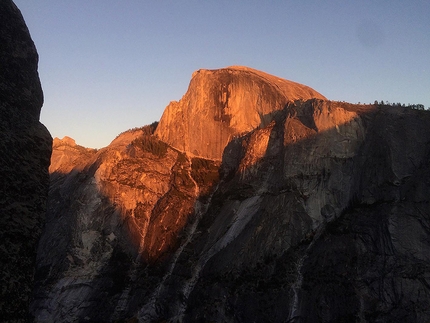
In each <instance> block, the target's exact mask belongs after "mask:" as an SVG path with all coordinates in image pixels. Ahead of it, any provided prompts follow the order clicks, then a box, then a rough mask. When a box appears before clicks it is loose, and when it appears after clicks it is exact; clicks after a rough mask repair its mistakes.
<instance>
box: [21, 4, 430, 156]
mask: <svg viewBox="0 0 430 323" xmlns="http://www.w3.org/2000/svg"><path fill="white" fill-rule="evenodd" d="M14 1H15V3H16V4H17V6H18V7H19V8H20V9H21V11H22V13H23V15H24V18H25V20H26V22H27V25H28V27H29V29H30V33H31V35H32V38H33V40H34V42H35V43H36V47H37V49H38V52H39V56H40V61H39V74H40V78H41V81H42V86H43V90H44V95H45V104H44V107H43V108H42V116H41V121H42V122H43V123H44V124H45V125H46V126H47V127H48V129H49V130H50V132H51V134H52V136H53V137H60V138H61V137H63V136H65V135H67V136H70V137H72V138H74V139H75V140H76V141H77V143H78V144H81V145H84V146H87V147H94V148H101V147H103V146H106V145H108V144H109V142H110V141H111V140H113V139H114V138H115V136H116V135H117V134H119V133H120V132H122V131H125V130H127V129H129V128H133V127H138V126H142V125H145V124H149V123H151V122H153V121H157V120H159V119H160V117H161V115H162V113H163V111H164V108H165V107H166V105H167V104H168V103H169V102H170V101H172V100H179V99H180V98H181V97H182V95H183V94H184V93H185V92H186V90H187V87H188V83H189V81H190V78H191V74H192V73H193V71H195V70H197V69H200V68H220V67H226V66H230V65H245V66H249V67H253V68H256V69H259V70H263V71H265V72H268V73H271V74H274V75H277V76H280V77H282V78H285V79H289V80H292V81H296V82H299V83H303V84H306V85H308V86H310V87H312V88H314V89H315V90H317V91H319V92H320V93H322V94H323V95H325V96H326V97H327V98H329V99H331V100H340V101H348V102H352V103H357V102H365V103H370V102H373V101H374V100H379V101H380V100H385V101H390V102H401V103H406V104H407V103H421V104H424V106H425V107H426V108H427V107H430V1H429V0H408V1H405V0H361V1H352V0H339V1H335V0H327V1H321V0H300V1H299V0H294V1H293V0H289V1H288V0H283V1H281V0H273V1H261V0H259V1H256V0H255V1H254V0H248V1H245V0H228V1H225V0H216V1H215V0H213V1H212V0H184V1H181V0H174V1H173V0H152V1H149V0H148V1H147V0H122V1H119V0H73V1H72V0H37V1H36V0H14Z"/></svg>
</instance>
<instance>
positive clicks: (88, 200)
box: [31, 125, 219, 322]
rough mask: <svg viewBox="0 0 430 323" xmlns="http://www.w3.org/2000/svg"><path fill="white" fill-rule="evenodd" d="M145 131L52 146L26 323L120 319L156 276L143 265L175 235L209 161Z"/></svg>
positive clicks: (211, 174) (174, 241) (156, 260)
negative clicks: (30, 320)
mask: <svg viewBox="0 0 430 323" xmlns="http://www.w3.org/2000/svg"><path fill="white" fill-rule="evenodd" d="M155 127H156V125H152V126H147V127H144V128H142V129H138V130H132V131H128V132H125V133H123V134H121V135H120V136H119V137H118V138H116V139H115V140H114V141H113V142H112V143H111V144H110V145H109V146H108V147H106V148H103V149H100V150H99V151H97V152H95V151H90V152H89V151H88V150H85V149H84V148H83V147H79V146H77V145H76V144H75V143H74V141H72V140H70V139H68V140H62V141H59V140H57V141H56V145H54V153H53V155H52V159H53V160H54V159H55V161H56V162H55V164H56V165H57V166H58V167H55V168H51V170H52V171H53V172H52V173H51V187H50V191H49V203H48V212H47V225H46V229H45V232H44V235H43V237H42V239H41V242H40V245H39V251H38V264H37V267H38V269H37V286H36V291H35V295H36V297H35V300H34V302H33V304H32V306H31V311H32V313H34V315H35V316H36V321H38V322H46V321H48V322H54V321H55V322H57V321H58V322H74V321H76V320H85V319H86V318H87V320H90V321H101V322H106V321H111V320H114V319H124V317H127V316H131V315H132V313H135V312H136V311H137V307H136V305H137V304H134V302H135V301H136V300H135V299H134V297H136V294H138V295H140V294H141V293H143V292H149V291H153V290H154V289H155V288H156V285H157V283H158V281H160V280H161V278H162V276H163V275H164V269H163V270H158V271H157V270H156V271H155V272H153V271H154V270H153V268H152V266H153V265H154V264H157V265H154V266H158V264H160V263H161V264H162V263H165V261H166V258H169V257H170V255H171V253H172V252H174V251H175V250H176V249H177V248H178V246H179V245H180V243H181V241H182V240H183V239H184V230H185V227H186V225H187V224H189V223H190V222H191V221H192V219H193V216H194V214H195V212H194V210H195V208H197V207H198V206H197V205H199V204H200V203H202V202H201V201H204V200H205V197H206V195H207V194H208V193H209V191H210V189H211V187H212V185H214V183H215V182H216V180H217V178H218V167H219V163H218V164H217V163H215V162H213V161H210V160H204V159H199V158H193V157H189V156H187V155H185V154H184V153H181V152H179V151H177V150H175V149H173V148H171V147H170V146H168V145H167V144H166V143H164V142H161V141H159V140H158V139H157V138H156V137H155V136H154V135H153V132H154V130H155ZM73 161H74V162H73ZM62 163H65V165H62ZM73 163H74V167H72V166H73ZM53 164H54V163H53ZM67 168H68V169H69V172H66V171H65V170H66V169H67ZM148 266H149V267H148ZM148 268H149V269H148ZM142 275H148V276H150V277H152V278H151V279H150V280H148V281H144V282H142V284H144V285H145V286H146V285H147V286H150V288H149V289H148V290H146V289H142V288H143V287H142V286H141V285H140V284H141V282H140V280H139V279H140V278H141V276H142Z"/></svg>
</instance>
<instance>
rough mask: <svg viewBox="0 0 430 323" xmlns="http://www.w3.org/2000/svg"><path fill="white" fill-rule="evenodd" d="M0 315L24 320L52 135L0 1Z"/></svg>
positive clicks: (33, 75) (23, 43)
mask: <svg viewBox="0 0 430 323" xmlns="http://www.w3.org/2000/svg"><path fill="white" fill-rule="evenodd" d="M0 44H1V46H0V66H1V68H0V137H1V140H0V178H1V185H0V200H1V201H0V214H1V215H0V237H1V248H0V263H1V265H0V268H1V278H0V286H1V289H0V290H1V294H0V317H1V320H2V321H3V322H9V321H10V322H12V321H13V322H18V321H26V320H27V319H29V317H28V305H29V302H30V298H31V291H32V288H33V275H34V270H35V260H36V246H37V243H38V240H39V237H40V234H41V229H42V225H43V222H44V219H45V209H46V198H47V193H48V185H49V177H48V166H49V158H50V154H51V143H52V138H51V136H50V134H49V132H48V131H47V130H46V128H45V127H44V126H43V125H42V124H41V123H40V122H39V114H40V109H41V107H42V103H43V94H42V89H41V86H40V81H39V76H38V73H37V62H38V56H37V52H36V48H35V46H34V44H33V42H32V40H31V38H30V35H29V32H28V29H27V27H26V25H25V22H24V20H23V18H22V16H21V13H20V11H19V10H18V8H17V7H16V6H15V5H14V4H13V2H12V1H10V0H4V1H1V2H0Z"/></svg>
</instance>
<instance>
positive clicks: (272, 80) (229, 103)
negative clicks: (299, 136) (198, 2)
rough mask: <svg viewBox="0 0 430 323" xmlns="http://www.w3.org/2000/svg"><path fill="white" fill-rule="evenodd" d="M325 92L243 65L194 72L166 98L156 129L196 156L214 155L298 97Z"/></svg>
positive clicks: (161, 134)
mask: <svg viewBox="0 0 430 323" xmlns="http://www.w3.org/2000/svg"><path fill="white" fill-rule="evenodd" d="M311 98H319V99H324V97H323V96H322V95H321V94H319V93H318V92H316V91H315V90H313V89H311V88H309V87H307V86H305V85H302V84H298V83H295V82H291V81H287V80H284V79H281V78H278V77H275V76H273V75H269V74H267V73H264V72H260V71H257V70H254V69H251V68H247V67H240V66H231V67H228V68H223V69H218V70H198V71H196V72H194V74H193V77H192V79H191V82H190V85H189V88H188V91H187V93H186V94H185V95H184V96H183V98H182V99H181V100H180V101H179V102H171V103H170V104H169V105H168V106H167V107H166V110H165V111H164V113H163V116H162V117H161V120H160V124H159V126H158V128H157V131H156V135H157V136H158V137H159V138H160V139H161V140H163V141H165V142H167V143H168V144H170V145H172V146H173V147H175V148H177V149H179V150H181V151H186V152H188V153H191V154H194V155H196V156H200V157H204V158H210V159H218V160H220V159H221V157H222V152H223V150H224V147H225V146H226V145H227V143H228V142H229V141H230V140H231V139H232V138H234V137H235V136H238V135H240V134H244V133H246V132H249V131H251V130H253V129H255V128H257V127H259V126H264V125H266V124H268V123H269V122H270V121H271V114H272V113H273V112H274V111H277V110H280V109H283V108H284V106H285V104H286V103H287V102H290V101H294V100H297V99H311Z"/></svg>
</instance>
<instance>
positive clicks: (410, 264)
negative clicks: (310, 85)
mask: <svg viewBox="0 0 430 323" xmlns="http://www.w3.org/2000/svg"><path fill="white" fill-rule="evenodd" d="M233 71H234V73H239V70H238V69H233ZM242 72H244V73H245V75H247V77H249V78H251V79H253V77H254V76H252V75H251V74H252V73H251V74H247V73H248V71H247V70H245V69H243V70H242ZM204 73H206V72H204ZM211 73H212V72H208V74H210V75H209V76H207V77H208V78H209V79H210V78H211V77H212V74H211ZM226 73H227V74H229V73H230V72H226ZM239 74H240V73H239ZM196 77H197V76H196V75H195V76H194V78H193V80H196ZM243 78H246V77H243ZM237 80H238V82H239V83H240V82H246V81H244V80H243V79H242V76H238V77H237ZM201 82H202V84H206V83H208V82H205V81H204V80H202V81H201ZM231 86H232V87H234V86H235V85H234V84H232V85H231ZM190 88H191V86H190ZM259 88H260V87H259ZM266 90H267V91H268V92H267V93H268V94H267V97H268V98H271V97H272V94H273V92H272V91H271V89H270V87H268V88H266ZM266 90H265V91H266ZM220 91H221V90H220ZM189 93H190V92H189ZM265 93H266V92H261V96H264V95H265ZM213 94H214V95H215V94H216V92H213ZM202 95H203V94H202ZM218 95H221V94H219V93H218ZM268 100H269V99H268ZM242 107H243V108H245V107H246V105H242ZM168 109H169V108H168ZM238 113H240V112H238ZM264 115H266V116H268V117H267V118H264V122H262V123H260V124H257V125H256V126H255V127H251V128H250V129H249V131H247V130H246V129H245V130H243V131H242V130H241V131H240V132H239V131H238V132H237V134H236V135H235V136H234V137H232V138H230V140H228V138H227V139H226V140H227V144H226V146H225V149H224V151H223V154H222V160H221V161H220V162H221V164H220V162H218V161H217V162H214V161H213V160H210V159H203V158H196V157H193V155H194V154H196V153H195V152H194V153H193V152H192V151H191V152H190V151H189V150H188V149H187V148H181V149H177V148H173V147H172V146H171V145H168V144H167V143H165V142H163V141H161V140H160V139H159V138H160V133H162V130H160V128H159V127H160V126H162V122H160V124H159V125H158V128H156V124H154V125H151V126H148V127H144V128H142V129H138V130H133V131H129V132H126V133H124V134H122V135H120V136H119V137H118V138H116V139H115V140H114V141H113V142H112V143H111V144H110V145H109V146H108V147H106V148H104V149H101V150H99V151H97V152H96V153H95V154H94V155H91V156H90V157H89V158H88V157H85V158H83V159H80V160H79V162H76V165H77V166H75V167H73V168H72V170H71V171H70V172H69V173H60V172H54V173H52V174H51V188H50V193H49V208H48V224H47V227H46V231H45V233H44V235H43V238H42V241H41V244H40V247H39V251H38V271H37V273H38V275H37V282H38V286H37V290H36V299H35V301H34V302H33V304H32V313H34V314H35V316H36V321H38V322H49V321H61V322H75V321H96V322H97V321H101V322H115V321H139V322H164V321H166V322H178V321H179V322H357V323H358V322H360V323H361V322H427V321H430V310H429V309H430V287H429V286H430V285H429V281H428V279H429V277H430V261H429V260H430V259H429V257H428V255H430V243H429V234H430V221H429V214H430V204H429V198H428V196H429V192H430V132H428V129H429V125H430V113H429V112H427V111H418V110H411V109H407V108H400V107H399V108H393V107H388V106H374V105H353V104H348V103H340V102H332V101H327V100H323V99H310V100H306V101H305V100H298V101H294V102H287V101H286V102H285V104H284V106H283V107H279V108H274V109H272V110H271V111H267V113H266V112H265V114H264ZM199 117H200V115H194V114H192V115H189V116H187V118H188V119H193V118H199ZM163 118H164V116H163ZM188 119H187V120H188ZM172 120H173V119H172ZM178 122H179V121H178ZM220 124H221V123H219V125H220ZM172 126H173V129H179V130H178V131H179V135H178V138H177V139H178V140H179V139H181V138H182V137H183V136H184V132H183V130H181V129H183V122H182V121H181V122H179V123H178V124H173V125H172ZM175 127H176V128H175ZM220 127H222V126H220ZM163 131H164V130H163ZM154 132H155V134H154ZM242 132H243V133H242ZM239 133H242V135H239ZM196 141H197V142H199V139H198V137H196ZM220 146H222V145H220ZM203 147H207V146H204V145H203ZM54 149H55V148H54ZM204 149H206V148H204ZM217 149H218V148H217ZM182 150H185V151H188V152H187V153H184V152H182ZM202 151H203V150H202ZM207 151H209V150H207ZM199 152H200V151H199ZM87 158H88V159H87ZM60 168H61V167H60Z"/></svg>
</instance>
